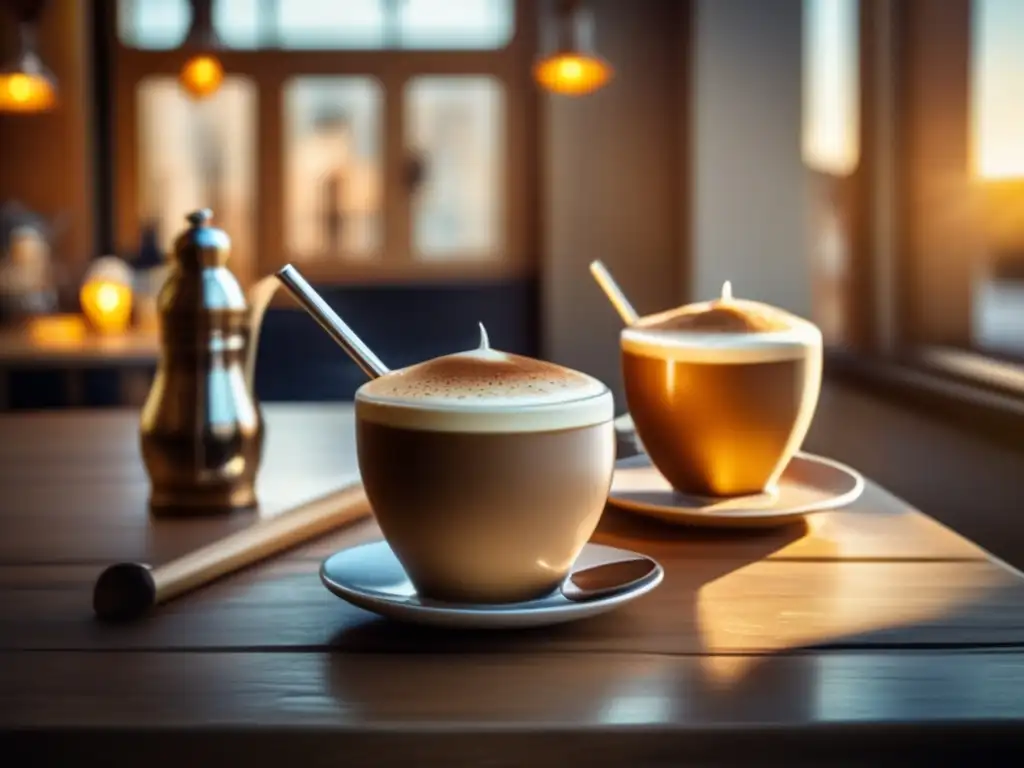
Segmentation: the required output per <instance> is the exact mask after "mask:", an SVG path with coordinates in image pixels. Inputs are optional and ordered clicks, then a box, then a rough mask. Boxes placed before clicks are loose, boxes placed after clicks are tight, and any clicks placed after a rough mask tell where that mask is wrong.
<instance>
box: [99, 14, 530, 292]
mask: <svg viewBox="0 0 1024 768" xmlns="http://www.w3.org/2000/svg"><path fill="white" fill-rule="evenodd" d="M529 6H530V4H528V3H516V2H514V0H344V2H341V1H340V0H214V3H213V9H212V10H213V23H214V26H215V28H216V30H217V32H218V35H219V37H220V38H221V40H222V42H223V45H224V47H223V48H222V49H221V50H218V51H216V52H215V53H216V55H217V56H218V57H219V58H220V59H221V61H222V63H223V65H224V69H225V72H226V78H225V81H224V85H223V87H222V88H221V89H220V90H219V91H218V92H217V93H215V94H214V95H213V96H212V97H210V98H209V99H207V100H203V101H191V100H189V99H188V98H187V97H186V96H185V95H184V92H183V91H182V90H181V89H179V88H178V87H177V80H176V78H177V74H178V71H179V70H180V67H181V65H182V64H183V63H184V61H185V60H186V59H187V57H188V55H189V52H188V51H185V50H182V49H180V47H179V46H180V45H181V43H182V41H183V40H184V39H185V36H186V34H187V31H188V28H189V25H190V23H191V10H190V5H189V3H188V2H187V1H186V0H120V2H119V3H118V5H117V14H116V20H115V24H116V33H117V37H118V40H119V43H118V45H117V47H116V49H115V61H114V73H115V77H116V78H117V81H118V82H117V84H116V89H115V93H116V103H115V105H114V115H113V116H112V117H113V119H114V121H115V124H116V126H117V130H118V131H119V136H121V137H123V138H122V139H119V140H118V141H117V142H116V148H115V152H116V153H117V157H116V160H117V166H118V169H119V170H118V173H117V178H116V180H115V182H116V184H115V186H116V197H117V200H116V202H117V205H116V210H117V215H118V221H117V228H116V231H117V239H118V245H119V247H121V248H123V249H124V250H126V251H130V250H131V249H132V248H133V247H134V246H135V244H137V243H138V241H139V237H140V232H141V230H142V229H143V228H144V227H149V226H151V225H154V224H155V226H156V229H157V231H158V236H159V238H160V241H161V243H162V245H163V247H165V248H166V249H168V250H169V249H170V247H171V243H172V242H173V238H174V237H175V236H176V235H177V233H178V232H180V231H181V229H182V228H183V227H184V218H183V217H184V215H185V214H186V213H187V212H188V211H189V210H191V209H193V208H195V207H199V206H208V207H210V208H213V210H214V214H215V222H216V223H217V224H218V225H219V226H222V227H224V228H225V229H226V230H227V231H228V234H229V235H230V236H231V237H232V240H233V246H234V256H233V261H232V265H233V266H234V267H235V268H236V270H237V271H238V272H239V274H240V277H243V278H244V279H245V280H250V279H252V278H254V277H256V276H258V275H260V274H265V273H267V272H270V271H273V270H274V269H276V268H277V267H279V266H280V265H281V264H283V263H285V262H288V261H295V262H296V263H298V264H300V265H301V267H302V268H303V271H304V272H306V273H307V274H310V275H311V276H313V277H315V278H317V279H320V280H333V279H338V280H347V279H349V278H350V277H353V276H355V277H360V278H361V277H363V276H367V275H370V276H372V275H376V274H381V275H396V274H397V275H399V276H405V275H419V274H424V275H429V274H435V273H437V272H438V270H444V272H445V274H452V273H455V274H458V273H460V272H465V273H467V274H468V273H470V272H472V273H473V274H477V273H479V272H480V271H481V270H483V271H484V272H485V273H486V274H491V273H502V272H503V271H506V270H516V271H518V270H520V269H523V268H527V269H528V268H529V262H530V255H529V254H527V248H528V245H529V244H530V243H531V242H533V239H532V237H531V234H530V221H529V217H528V216H527V215H526V211H527V205H526V202H525V200H526V198H527V187H526V185H527V183H528V182H529V180H530V179H531V178H532V174H531V173H530V171H529V170H528V168H529V166H530V156H529V152H530V150H531V147H532V146H533V142H532V141H531V140H530V135H529V132H530V127H529V126H530V125H531V120H530V119H529V115H530V114H531V110H532V106H531V99H532V98H534V89H533V87H532V83H531V82H530V74H529V71H530V70H529V62H530V61H531V60H532V57H533V54H534V40H533V32H532V27H534V26H535V20H534V19H532V18H528V13H530V12H528V11H525V10H524V8H528V7H529ZM531 12H532V11H531ZM524 30H527V31H525V32H524ZM510 157H515V158H516V159H517V161H516V163H512V162H510V160H509V158H510ZM353 279H355V278H354V277H353Z"/></svg>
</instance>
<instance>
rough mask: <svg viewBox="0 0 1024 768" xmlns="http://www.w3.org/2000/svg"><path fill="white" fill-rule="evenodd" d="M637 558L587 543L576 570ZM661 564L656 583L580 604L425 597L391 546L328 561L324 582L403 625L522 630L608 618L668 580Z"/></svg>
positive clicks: (377, 544) (558, 598)
mask: <svg viewBox="0 0 1024 768" xmlns="http://www.w3.org/2000/svg"><path fill="white" fill-rule="evenodd" d="M635 556H636V555H635V553H633V552H630V551H628V550H625V549H617V548H616V547H606V546H603V545H601V544H587V545H586V547H584V549H583V552H582V553H581V554H580V556H579V557H578V558H577V560H576V567H577V568H580V567H587V566H591V565H600V564H601V563H613V562H616V561H618V560H628V559H631V558H633V557H635ZM664 575H665V573H664V571H663V570H662V568H661V566H660V565H659V566H658V568H657V570H656V571H655V572H654V573H653V574H652V575H651V577H650V578H648V579H646V580H644V581H642V582H640V583H638V584H637V585H636V586H635V587H633V588H632V589H630V590H628V591H626V592H620V593H618V594H614V595H610V596H608V597H603V598H597V599H596V600H591V601H588V602H584V603H574V602H571V601H570V600H568V599H566V598H565V597H563V596H562V593H561V592H560V591H559V592H555V593H554V594H551V595H548V596H547V597H542V598H539V599H537V600H531V601H529V602H525V603H509V604H505V605H474V604H463V603H443V602H439V601H437V600H430V599H428V598H421V597H419V596H418V595H417V594H416V590H415V588H414V587H413V585H412V583H411V582H410V581H409V577H408V576H406V574H405V570H404V569H403V568H402V566H401V564H400V563H399V562H398V558H396V557H395V555H394V553H393V552H392V551H391V547H389V546H388V544H387V542H385V541H374V542H370V543H369V544H360V545H359V546H356V547H352V548H350V549H343V550H342V551H341V552H338V553H336V554H334V555H331V556H330V557H329V558H327V559H326V560H325V561H324V563H323V565H322V566H321V567H320V580H321V581H323V583H324V586H326V587H327V588H328V589H329V590H330V591H331V592H333V593H334V594H336V595H337V596H338V597H340V598H341V599H342V600H345V601H347V602H349V603H352V604H353V605H356V606H359V607H360V608H365V609H366V610H368V611H372V612H373V613H377V614H379V615H381V616H386V617H388V618H391V619H398V620H399V621H407V622H412V623H415V624H430V625H434V626H443V627H458V628H462V629H521V628H525V627H541V626H546V625H550V624H562V623H564V622H568V621H576V620H577V619H586V618H588V617H590V616H597V615H598V614H601V613H606V612H608V611H610V610H612V609H613V608H617V607H618V606H620V605H623V604H625V603H628V602H630V601H631V600H635V599H636V598H638V597H640V596H641V595H644V594H646V593H648V592H650V591H651V590H652V589H654V588H655V587H656V586H658V584H660V583H661V580H662V578H664Z"/></svg>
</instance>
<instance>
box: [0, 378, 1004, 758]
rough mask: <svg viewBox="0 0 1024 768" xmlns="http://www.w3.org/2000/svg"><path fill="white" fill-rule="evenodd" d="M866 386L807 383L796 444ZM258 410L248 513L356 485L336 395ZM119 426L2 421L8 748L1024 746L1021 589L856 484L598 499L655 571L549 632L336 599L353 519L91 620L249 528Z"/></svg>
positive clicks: (837, 420)
mask: <svg viewBox="0 0 1024 768" xmlns="http://www.w3.org/2000/svg"><path fill="white" fill-rule="evenodd" d="M858 398H859V396H858V395H856V394H853V393H852V392H849V391H845V390H840V389H836V388H834V387H833V388H829V389H827V390H826V392H825V393H824V394H823V399H822V403H821V407H820V410H819V414H818V417H817V419H816V423H815V428H814V430H815V432H814V433H813V434H812V436H811V438H810V440H809V443H808V448H809V449H811V450H816V449H817V450H820V448H816V446H821V445H824V444H826V443H827V442H828V441H827V440H823V439H822V437H821V436H822V435H824V434H826V433H828V434H831V431H832V430H837V429H840V428H841V426H842V422H843V418H844V414H846V413H848V412H855V411H857V409H858V408H859V407H860V405H859V400H858ZM265 411H266V415H267V420H268V442H267V452H266V457H265V461H264V465H263V466H264V468H263V470H262V474H261V478H260V484H259V490H260V496H261V500H262V503H263V509H262V512H260V513H259V514H263V515H270V514H276V513H279V512H281V511H282V510H285V509H288V508H291V507H294V506H296V505H297V504H300V503H302V502H304V501H308V500H310V499H313V498H315V497H318V496H321V495H323V494H325V493H328V492H329V491H331V490H333V489H335V488H339V487H341V486H342V485H343V484H345V483H346V482H348V481H350V480H352V479H353V478H355V477H356V476H357V473H356V463H355V454H354V436H353V420H352V413H351V409H350V407H348V406H344V405H320V406H317V405H310V406H283V405H281V406H276V405H270V406H266V407H265ZM137 426H138V425H137V414H136V413H134V412H129V411H103V412H74V413H66V414H27V415H11V416H4V417H2V418H0V729H2V730H3V733H4V736H3V739H4V742H6V743H8V744H9V748H10V749H13V750H15V751H17V752H18V753H20V754H23V755H24V756H26V757H27V758H29V760H28V761H26V762H24V763H20V764H25V765H28V764H32V765H35V764H39V765H42V764H57V763H58V762H63V761H72V760H74V761H76V763H78V764H80V763H81V761H82V760H83V759H85V758H83V757H82V756H83V755H93V756H94V757H95V759H96V762H97V764H103V765H122V764H123V765H129V764H131V765H133V766H138V765H140V764H144V765H146V766H147V768H148V767H149V766H152V765H172V764H173V765H175V766H180V765H183V764H184V765H200V764H212V763H215V762H216V763H218V764H220V765H235V764H241V761H242V760H243V759H244V760H245V761H246V763H247V764H250V765H251V764H260V765H262V764H267V765H275V764H280V763H281V761H283V760H285V759H289V758H290V759H291V760H293V761H294V762H295V764H297V765H299V764H301V765H303V766H313V765H315V766H320V765H324V766H326V765H332V766H336V765H364V764H365V765H388V766H390V765H433V764H443V765H481V766H503V765H530V766H548V765H551V766H575V765H584V764H587V765H594V766H597V765H601V766H603V765H623V766H654V765H658V766H661V765H679V764H684V763H685V764H694V763H696V764H700V765H710V764H714V765H731V764H750V763H749V760H751V759H753V760H754V761H755V762H756V763H757V764H758V765H774V764H780V765H781V764H786V765H795V764H801V765H802V764H807V765H822V764H826V763H827V764H843V765H847V764H851V763H853V762H858V763H859V762H861V761H868V760H870V761H871V762H872V763H873V764H876V765H880V764H884V765H888V764H896V763H897V762H900V763H901V764H905V763H906V760H907V759H908V757H909V758H912V759H915V760H916V759H920V758H921V757H922V756H925V755H926V754H934V755H936V756H938V757H939V758H941V759H957V758H963V759H968V758H970V759H972V762H973V758H976V757H981V760H980V762H982V763H985V764H994V761H995V762H998V761H997V760H996V759H995V758H994V757H992V758H991V759H985V757H984V755H989V756H990V757H991V756H992V755H994V754H995V753H994V752H993V750H996V749H998V750H1000V753H1001V755H1003V756H1009V755H1010V750H1018V751H1024V747H1022V744H1024V728H1022V726H1024V580H1022V578H1021V576H1020V574H1018V573H1017V572H1015V571H1014V570H1012V569H1011V568H1009V567H1008V566H1006V565H1005V564H1003V563H1001V562H999V561H997V560H995V559H994V558H991V557H990V556H989V555H988V554H987V553H986V552H985V551H983V550H982V549H980V548H979V547H977V546H975V545H974V544H972V543H970V542H968V541H967V540H965V539H963V538H962V537H960V536H959V535H957V534H956V533H954V532H953V531H951V530H949V529H948V528H946V527H944V526H942V525H940V524H939V523H937V522H936V521H935V520H933V519H931V518H929V517H927V516H926V515H924V514H922V513H921V512H918V511H916V510H915V509H913V508H911V507H909V506H908V505H907V504H906V503H904V502H902V501H901V500H900V499H898V498H896V497H894V496H893V495H891V494H890V493H888V492H886V491H885V490H884V489H882V488H880V487H878V486H877V485H875V484H874V483H871V482H869V484H868V488H867V491H866V492H865V494H864V496H863V497H862V498H861V499H860V500H859V501H857V502H856V503H855V504H854V505H853V506H851V507H849V508H847V509H844V510H841V511H832V512H824V513H820V514H817V515H814V516H812V517H810V518H809V519H808V520H807V521H806V522H805V523H801V524H800V525H797V526H791V527H788V528H784V529H778V530H774V531H767V532H735V531H734V532H730V533H728V534H726V533H714V532H710V531H696V530H689V529H683V528H672V527H667V526H665V525H662V524H659V523H656V522H653V521H646V520H642V519H639V518H635V517H631V516H629V515H626V514H624V513H620V512H616V511H614V510H611V509H609V510H608V511H607V512H606V514H605V518H604V520H603V522H602V524H601V527H600V529H599V531H598V533H597V534H596V536H595V540H597V541H600V542H602V543H614V544H616V545H619V546H625V547H629V548H632V549H636V550H639V551H643V552H646V553H648V554H651V555H652V556H654V557H656V558H657V559H658V560H660V561H661V562H662V563H663V564H664V566H665V569H666V577H665V581H664V583H663V584H662V585H661V586H660V587H659V588H658V589H656V590H655V591H654V592H652V593H651V594H649V595H647V596H645V597H644V598H641V599H640V600H638V601H636V602H635V603H632V604H630V605H628V606H626V607H624V608H622V609H620V610H618V611H616V612H614V613H611V614H607V615H604V616H601V617H597V618H594V619H590V620H587V621H584V622H579V623H576V624H570V625H565V626H561V627H556V628H547V629H539V630H528V631H519V632H510V633H493V632H490V633H478V632H443V631H440V630H426V629H419V628H413V627H410V626H404V625H399V624H393V623H389V622H387V621H384V620H382V619H377V618H375V617H374V616H373V615H371V614H369V613H367V612H365V611H363V610H360V609H358V608H355V607H353V606H350V605H348V604H346V603H344V602H342V601H340V600H338V599H337V598H335V597H334V596H332V595H331V594H330V593H329V592H327V591H326V590H325V589H324V588H323V587H322V586H321V584H320V582H319V579H318V577H317V568H318V566H319V563H320V561H321V560H322V559H323V558H324V557H325V556H326V555H328V554H329V553H331V552H333V551H336V550H337V549H340V548H342V547H344V546H346V545H349V544H352V543H354V542H358V541H364V540H368V539H371V538H374V537H377V536H378V535H379V532H378V530H377V528H376V527H375V525H374V524H373V522H372V521H370V520H365V521H362V522H359V523H356V524H354V525H352V526H351V527H349V528H348V529H345V530H341V531H338V532H336V533H334V534H331V535H329V536H327V537H325V538H323V539H320V540H317V541H315V542H312V543H310V544H308V545H306V546H303V547H301V548H299V549H297V550H294V551H292V552H290V553H287V554H286V555H283V556H280V557H277V558H275V559H273V560H271V561H269V562H267V563H265V564H262V565H259V566H256V567H253V568H250V569H248V570H246V571H244V572H241V573H237V574H235V575H233V576H230V577H228V578H226V579H223V580H222V581H220V582H218V583H216V584H214V585H211V586H209V587H207V588H205V589H202V590H200V591H198V592H196V593H193V594H191V595H187V596H185V597H182V598H180V599H178V600H176V601H173V602H171V603H169V604H167V605H165V606H163V607H161V608H159V609H157V610H156V612H155V613H154V614H152V615H151V616H149V617H147V618H145V619H143V620H140V621H138V622H136V623H133V624H128V625H115V626H110V625H104V624H100V623H98V622H96V621H94V620H93V618H92V615H91V588H92V584H93V581H94V579H95V578H96V576H97V574H98V573H99V571H100V570H101V569H102V568H103V567H104V566H105V565H107V564H109V563H110V562H112V561H117V560H143V561H147V562H151V563H154V564H158V563H161V562H165V561H167V560H168V559H171V558H174V557H175V556H178V555H181V554H184V553H185V552H188V551H189V550H191V549H193V548H195V547H197V546H199V545H201V544H204V543H207V542H209V541H212V540H213V539H215V538H217V537H219V536H222V535H224V534H226V533H228V532H230V531H232V530H237V529H239V528H241V527H243V526H246V525H249V524H250V523H251V522H252V521H253V520H254V519H255V517H254V514H243V515H236V516H233V517H226V518H215V519H204V520H152V519H150V518H149V516H148V513H147V511H146V494H147V480H146V476H145V473H144V471H143V468H142V465H141V462H140V458H139V453H138V437H137ZM1008 759H1009V758H1008ZM1016 760H1017V763H1018V764H1019V755H1018V757H1017V758H1016ZM688 761H689V762H688ZM86 762H88V760H87V759H86Z"/></svg>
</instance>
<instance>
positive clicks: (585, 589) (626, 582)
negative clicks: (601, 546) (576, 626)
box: [562, 555, 665, 603]
mask: <svg viewBox="0 0 1024 768" xmlns="http://www.w3.org/2000/svg"><path fill="white" fill-rule="evenodd" d="M664 575H665V572H664V571H663V570H662V567H661V566H660V565H659V564H658V563H657V562H656V561H654V560H652V559H651V558H649V557H645V556H643V555H638V556H637V557H635V558H632V559H630V560H618V561H616V562H614V563H603V564H601V565H594V566H591V567H589V568H582V569H580V570H578V571H574V572H573V573H571V574H569V577H568V578H567V579H566V580H565V581H564V582H563V583H562V595H563V596H564V597H565V599H566V600H572V601H573V602H574V603H583V602H586V601H588V600H596V599H597V598H599V597H609V596H610V595H616V594H619V593H621V592H628V591H629V590H631V589H635V588H636V587H639V586H641V585H643V584H648V583H650V582H654V583H655V584H657V583H658V582H659V581H661V579H662V577H663V576H664Z"/></svg>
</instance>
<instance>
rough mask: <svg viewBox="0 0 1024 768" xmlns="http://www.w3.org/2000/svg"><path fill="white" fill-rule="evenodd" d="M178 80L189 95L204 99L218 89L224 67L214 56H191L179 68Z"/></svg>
mask: <svg viewBox="0 0 1024 768" xmlns="http://www.w3.org/2000/svg"><path fill="white" fill-rule="evenodd" d="M178 80H179V82H180V83H181V85H182V87H183V88H184V89H185V90H186V91H188V93H189V94H190V95H192V96H193V97H195V98H197V99H205V98H206V97H207V96H210V95H212V94H214V93H216V92H217V91H218V90H219V89H220V86H221V83H223V82H224V67H223V66H221V63H220V61H219V60H218V59H217V57H216V56H210V55H209V54H202V55H200V56H193V57H192V58H191V59H189V60H188V61H186V62H185V66H183V67H182V68H181V74H180V75H179V76H178Z"/></svg>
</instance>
